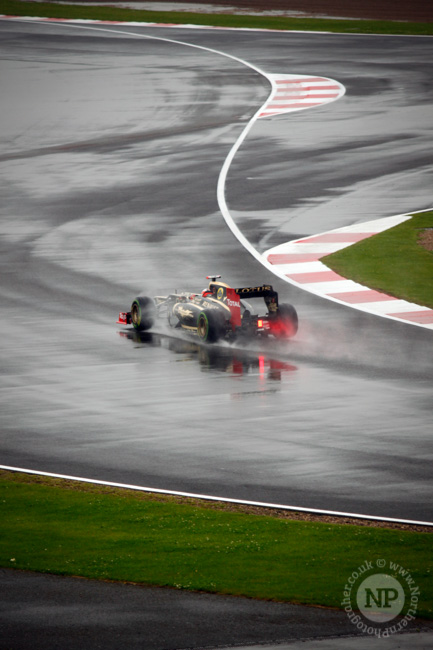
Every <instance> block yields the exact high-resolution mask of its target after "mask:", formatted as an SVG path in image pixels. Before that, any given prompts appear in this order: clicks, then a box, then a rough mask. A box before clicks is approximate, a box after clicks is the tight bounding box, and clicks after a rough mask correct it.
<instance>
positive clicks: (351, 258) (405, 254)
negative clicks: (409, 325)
mask: <svg viewBox="0 0 433 650" xmlns="http://www.w3.org/2000/svg"><path fill="white" fill-rule="evenodd" d="M427 228H433V212H424V213H422V214H418V215H415V216H413V217H412V218H411V219H409V220H408V221H406V222H404V223H402V224H400V225H399V226H395V227H394V228H390V229H389V230H386V231H385V232H383V233H380V234H378V235H374V236H373V237H369V238H368V239H364V240H363V241H361V242H358V243H357V244H353V246H349V247H347V248H343V249H342V250H341V251H338V252H337V253H333V254H332V255H328V256H326V257H323V258H322V260H321V261H322V262H323V263H324V264H326V266H329V268H331V269H332V270H334V271H336V273H339V274H340V275H342V276H343V277H345V278H349V279H351V280H354V281H355V282H359V283H360V284H363V285H366V286H368V287H370V288H371V289H376V290H377V291H382V292H384V293H387V294H389V295H391V296H395V297H396V298H403V299H404V300H408V301H409V302H414V303H415V304H418V305H424V306H426V307H431V308H432V309H433V280H432V279H433V252H431V251H428V250H427V249H426V248H424V247H423V246H421V245H420V244H419V243H418V238H419V236H420V234H421V233H422V232H423V231H424V230H425V229H427Z"/></svg>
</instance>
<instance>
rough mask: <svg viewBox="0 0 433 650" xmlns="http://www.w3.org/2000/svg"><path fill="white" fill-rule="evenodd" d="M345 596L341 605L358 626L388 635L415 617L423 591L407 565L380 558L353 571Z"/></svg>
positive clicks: (359, 628)
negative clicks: (406, 567)
mask: <svg viewBox="0 0 433 650" xmlns="http://www.w3.org/2000/svg"><path fill="white" fill-rule="evenodd" d="M378 569H379V570H378ZM384 569H388V571H389V573H385V571H384ZM343 596H344V598H343V600H342V602H341V605H342V607H344V610H345V611H346V613H347V615H348V617H349V619H350V621H351V622H352V623H353V624H354V625H355V626H356V627H357V628H358V630H359V631H360V632H363V633H364V634H373V635H375V636H377V637H384V638H385V637H388V636H389V635H390V634H395V633H397V632H402V631H404V630H405V628H406V627H407V625H408V624H409V622H410V621H413V620H414V619H415V616H416V612H417V606H418V599H419V596H420V591H419V588H418V587H417V585H416V584H415V581H414V579H413V578H412V576H411V574H410V573H409V571H407V569H405V568H404V567H402V566H401V565H400V564H397V563H396V562H391V561H390V562H387V561H386V560H384V559H377V560H376V562H371V561H369V560H365V562H364V563H363V564H362V565H361V566H359V567H358V568H357V569H356V570H355V571H353V572H352V575H351V576H349V577H348V579H347V581H346V584H345V585H344V591H343Z"/></svg>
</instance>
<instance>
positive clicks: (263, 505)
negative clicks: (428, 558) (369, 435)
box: [0, 465, 433, 526]
mask: <svg viewBox="0 0 433 650" xmlns="http://www.w3.org/2000/svg"><path fill="white" fill-rule="evenodd" d="M0 469H3V470H6V471H9V472H20V473H22V474H31V475H34V476H46V477H48V478H58V479H63V480H66V481H77V482H80V483H87V484H90V485H103V486H106V487H114V488H120V489H124V490H135V491H138V492H146V493H149V494H166V495H168V496H180V497H186V498H189V499H201V500H204V501H218V502H221V503H233V504H236V505H243V506H254V507H257V508H269V509H272V510H288V511H292V512H305V513H309V514H316V515H327V516H334V517H349V518H351V519H364V520H369V521H382V522H389V523H394V524H408V525H411V526H433V523H432V522H429V521H417V520H413V519H394V518H392V517H376V516H373V515H364V514H359V513H353V512H339V511H338V510H319V509H315V508H302V507H298V506H286V505H282V504H279V503H267V502H265V501H245V500H243V499H229V498H226V497H218V496H210V495H208V494H197V493H195V492H179V491H177V490H161V489H157V488H150V487H143V486H141V485H130V484H128V483H114V482H112V481H100V480H97V479H90V478H83V477H81V476H70V475H68V474H55V473H53V472H42V471H39V470H32V469H24V468H22V467H12V466H10V465H0Z"/></svg>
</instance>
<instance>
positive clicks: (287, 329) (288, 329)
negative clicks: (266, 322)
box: [272, 303, 298, 338]
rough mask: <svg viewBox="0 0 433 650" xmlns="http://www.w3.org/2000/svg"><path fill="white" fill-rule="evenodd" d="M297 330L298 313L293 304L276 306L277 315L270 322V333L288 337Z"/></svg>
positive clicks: (278, 336)
mask: <svg viewBox="0 0 433 650" xmlns="http://www.w3.org/2000/svg"><path fill="white" fill-rule="evenodd" d="M297 331H298V314H297V313H296V309H295V308H294V307H293V305H289V304H284V303H283V304H282V305H280V306H279V307H278V312H277V317H276V319H275V321H274V322H273V324H272V334H273V335H274V336H276V337H277V338H290V337H291V336H295V334H296V332H297Z"/></svg>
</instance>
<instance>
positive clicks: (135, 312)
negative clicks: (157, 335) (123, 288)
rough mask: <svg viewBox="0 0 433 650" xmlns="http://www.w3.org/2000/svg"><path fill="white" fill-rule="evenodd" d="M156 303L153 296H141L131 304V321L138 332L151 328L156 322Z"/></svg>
mask: <svg viewBox="0 0 433 650" xmlns="http://www.w3.org/2000/svg"><path fill="white" fill-rule="evenodd" d="M155 314H156V310H155V303H154V301H153V300H152V298H148V297H147V296H140V297H139V298H136V299H135V300H134V302H133V303H132V306H131V321H132V324H133V326H134V327H135V329H136V330H137V331H138V332H144V331H145V330H149V329H150V328H151V327H152V326H153V324H154V322H155Z"/></svg>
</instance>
